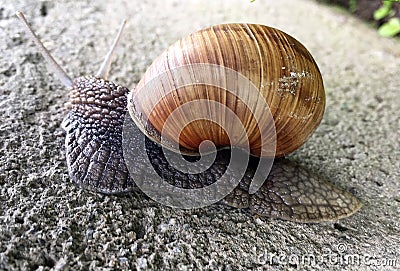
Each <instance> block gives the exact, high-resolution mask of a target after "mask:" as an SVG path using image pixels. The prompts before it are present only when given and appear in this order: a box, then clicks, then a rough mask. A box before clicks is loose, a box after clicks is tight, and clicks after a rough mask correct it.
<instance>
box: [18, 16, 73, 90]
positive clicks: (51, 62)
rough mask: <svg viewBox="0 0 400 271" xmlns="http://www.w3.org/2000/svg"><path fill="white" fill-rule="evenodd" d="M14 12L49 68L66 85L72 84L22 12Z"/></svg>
mask: <svg viewBox="0 0 400 271" xmlns="http://www.w3.org/2000/svg"><path fill="white" fill-rule="evenodd" d="M15 14H16V15H17V16H18V18H19V19H20V21H21V22H22V24H23V25H24V26H25V30H26V32H28V33H29V34H30V35H31V37H32V40H33V41H34V42H35V44H36V46H37V47H38V48H39V51H40V53H41V54H42V55H43V57H44V59H46V61H47V63H48V64H49V65H50V67H51V69H52V70H53V72H54V73H55V74H56V75H57V76H58V78H59V79H60V80H61V82H62V83H63V84H64V85H65V86H66V87H67V88H69V87H71V86H72V79H71V78H70V77H69V76H68V75H67V73H66V72H65V71H64V70H63V69H62V68H61V66H60V65H58V63H57V62H56V61H55V59H54V58H53V57H52V55H51V54H50V52H49V51H48V50H47V49H46V47H44V45H43V43H42V42H41V41H40V39H39V38H38V36H37V35H36V34H35V32H34V31H33V29H32V27H31V26H30V25H29V23H28V22H27V20H26V19H25V16H24V14H23V13H22V12H21V11H17V12H15Z"/></svg>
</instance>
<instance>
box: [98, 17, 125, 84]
mask: <svg viewBox="0 0 400 271" xmlns="http://www.w3.org/2000/svg"><path fill="white" fill-rule="evenodd" d="M125 24H126V20H123V21H122V24H121V26H120V27H119V30H118V34H117V36H116V37H115V40H114V42H113V44H112V45H111V48H110V50H109V51H108V53H107V55H106V56H105V58H104V61H103V63H102V64H101V67H100V69H99V71H98V72H97V74H96V77H99V78H103V79H107V76H108V72H109V71H110V66H111V61H112V58H113V56H114V53H115V49H116V48H117V46H118V44H119V42H120V40H121V36H122V33H123V31H124V27H125Z"/></svg>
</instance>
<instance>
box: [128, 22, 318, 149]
mask: <svg viewBox="0 0 400 271" xmlns="http://www.w3.org/2000/svg"><path fill="white" fill-rule="evenodd" d="M204 63H206V64H210V66H205V68H204V70H203V72H202V74H203V75H204V74H205V75H204V76H205V77H213V75H214V80H215V81H213V84H212V85H209V84H207V85H206V84H190V85H184V86H182V87H179V88H176V89H174V88H175V87H176V82H177V81H179V80H182V78H180V76H181V73H182V72H180V73H174V72H173V71H174V69H179V67H183V66H187V67H188V69H189V73H191V74H193V76H194V77H196V74H195V72H193V69H192V68H191V67H192V66H191V65H195V64H204ZM214 65H218V66H222V67H224V68H225V69H224V70H222V73H224V71H230V70H233V71H236V72H237V73H239V74H241V75H243V76H244V77H246V78H247V79H248V80H249V81H250V82H251V83H252V84H254V86H255V88H256V89H257V90H258V91H259V93H254V92H251V93H246V91H248V89H247V88H245V87H243V86H241V85H232V84H235V83H236V84H238V83H237V80H232V78H228V77H229V75H226V74H218V75H217V76H215V74H213V73H215V71H214V70H213V69H212V68H207V67H213V66H214ZM191 69H192V70H191ZM162 74H166V75H167V77H168V80H165V81H164V82H163V83H162V84H159V85H157V86H155V87H154V88H153V89H151V90H150V91H151V93H148V92H149V87H148V85H149V84H151V83H152V80H153V79H157V77H160V75H162ZM192 79H193V78H192ZM227 79H228V80H227ZM226 81H228V83H226ZM229 84H230V86H228V85H229ZM220 86H223V87H222V88H221V87H220ZM227 88H229V91H228V90H227ZM171 89H172V90H171ZM232 89H233V91H232ZM260 94H261V97H262V98H263V99H264V100H265V102H266V103H267V104H268V106H269V109H270V112H271V114H272V116H273V121H274V125H275V129H276V154H275V155H276V156H277V157H279V156H284V155H286V154H288V153H291V152H293V151H294V150H296V149H298V148H299V147H300V146H301V145H303V144H304V143H305V142H306V140H307V139H308V138H309V137H310V135H311V134H312V133H313V132H314V130H315V129H316V127H317V126H318V125H319V123H320V121H321V119H322V116H323V113H324V108H325V93H324V87H323V81H322V77H321V74H320V72H319V69H318V67H317V64H316V63H315V61H314V59H313V57H312V56H311V54H310V53H309V52H308V51H307V49H306V48H305V47H304V46H303V45H302V44H301V43H300V42H298V41H297V40H296V39H294V38H293V37H291V36H290V35H288V34H286V33H284V32H282V31H280V30H277V29H274V28H271V27H268V26H264V25H258V24H221V25H216V26H212V27H210V28H206V29H203V30H200V31H197V32H195V33H192V34H190V35H188V36H187V37H184V38H182V39H181V40H179V41H177V42H176V43H175V44H173V45H172V46H170V47H169V48H168V49H167V50H166V51H164V52H163V53H162V54H161V55H160V56H159V57H158V58H157V59H156V60H155V61H154V62H153V63H152V65H151V66H150V67H149V68H148V69H147V71H146V73H145V75H144V76H143V77H142V79H141V80H140V82H139V83H138V85H137V87H136V89H135V90H134V91H133V92H132V93H131V94H130V97H129V99H128V110H129V112H130V114H131V116H132V118H133V119H134V121H135V122H136V124H137V125H138V127H139V128H140V129H141V130H142V131H144V132H145V133H146V134H147V135H148V136H150V137H152V139H153V140H154V141H157V142H160V134H161V132H162V133H163V134H162V135H163V137H165V138H166V139H167V140H166V141H164V142H167V143H168V142H171V141H172V142H173V141H175V142H174V143H178V144H179V146H180V151H183V152H184V153H185V154H190V153H192V152H195V153H196V152H197V151H198V149H199V145H200V143H201V142H203V141H204V140H210V141H212V142H213V143H214V144H215V145H216V146H217V147H220V148H223V147H226V146H230V145H233V146H238V147H241V146H244V145H245V144H246V142H245V141H247V140H248V144H249V147H250V152H251V154H253V155H257V156H260V155H261V156H270V155H271V154H270V153H262V148H263V147H264V146H263V144H266V145H268V144H271V140H274V138H272V132H271V123H270V122H271V114H262V116H261V118H260V119H258V120H256V118H255V117H254V114H253V113H252V112H257V111H258V110H263V109H261V104H263V102H264V101H261V102H260V100H259V99H258V98H257V95H260ZM243 97H244V98H243ZM201 99H206V100H213V101H215V102H217V103H221V104H223V105H224V107H223V110H221V107H218V112H214V111H217V110H214V109H215V108H211V107H210V106H208V105H206V106H204V104H201V103H193V104H191V106H190V107H187V108H189V110H186V111H183V112H182V113H181V114H174V116H173V120H172V121H171V120H168V121H171V122H168V123H172V124H173V125H170V127H165V124H166V121H167V119H168V118H169V117H170V115H171V113H172V112H174V111H175V110H176V109H178V108H181V107H182V105H184V104H186V103H189V102H192V101H195V100H201ZM230 110H232V111H233V112H234V114H235V115H236V116H237V117H238V118H239V120H240V121H241V124H243V126H244V127H245V132H246V133H247V135H239V136H237V138H233V139H232V138H229V137H228V135H229V134H238V127H237V125H236V126H235V123H236V122H234V121H232V119H231V118H229V117H227V115H228V114H227V112H228V111H230ZM201 112H208V114H209V115H213V114H216V115H218V116H219V117H217V118H218V119H220V120H221V122H220V123H219V124H216V123H214V122H212V121H210V120H209V119H201V120H197V121H194V122H191V123H189V121H188V116H190V115H196V114H199V113H201ZM206 114H207V113H206ZM143 116H145V117H143ZM143 119H144V120H145V121H143ZM177 127H178V130H179V129H182V131H181V132H180V134H178V136H177V134H176V130H177ZM221 127H222V128H223V129H222V128H221ZM163 129H164V130H163ZM264 130H265V131H264ZM273 132H275V131H273ZM262 134H263V135H267V137H268V138H266V139H265V138H263V139H264V141H261V135H262ZM274 136H275V135H274ZM270 137H271V138H270ZM232 141H233V142H232ZM164 144H165V143H164ZM166 147H170V148H172V149H173V148H174V147H173V144H171V146H166ZM272 155H273V154H272Z"/></svg>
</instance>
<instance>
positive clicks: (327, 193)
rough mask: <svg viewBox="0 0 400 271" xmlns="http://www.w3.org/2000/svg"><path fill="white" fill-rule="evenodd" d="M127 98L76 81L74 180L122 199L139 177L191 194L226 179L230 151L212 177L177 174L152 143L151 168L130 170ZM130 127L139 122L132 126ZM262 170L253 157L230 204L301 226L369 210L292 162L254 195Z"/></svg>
mask: <svg viewBox="0 0 400 271" xmlns="http://www.w3.org/2000/svg"><path fill="white" fill-rule="evenodd" d="M127 93H128V89H126V88H124V87H121V86H117V85H115V84H113V83H111V82H109V81H106V80H103V79H98V78H95V77H80V78H77V79H76V80H75V81H74V85H73V87H72V90H71V103H72V105H73V108H72V110H71V112H70V113H69V114H68V116H67V117H66V118H65V120H64V122H63V127H64V129H65V130H66V132H67V137H66V141H65V144H66V149H67V165H68V171H69V174H70V177H71V178H72V180H73V181H74V182H76V183H77V184H78V185H80V186H82V187H83V188H85V189H88V190H92V191H96V192H100V193H105V194H118V193H123V192H129V191H131V190H135V189H137V187H136V185H135V183H134V182H133V180H132V179H131V178H133V179H135V180H137V181H140V180H142V179H145V178H147V177H148V176H149V171H150V170H153V168H154V170H155V171H156V172H157V173H158V174H159V176H162V178H163V180H165V181H167V182H168V183H170V184H172V185H174V186H176V187H180V188H187V189H195V188H200V187H204V186H207V185H210V184H212V183H213V182H215V181H216V180H218V178H219V177H220V176H221V175H222V174H224V173H225V171H226V170H227V166H228V165H229V161H230V151H229V150H220V151H218V153H217V158H216V160H215V161H214V163H213V165H212V166H211V167H210V168H208V169H207V170H205V171H204V172H201V173H198V174H186V173H183V172H181V171H179V170H176V169H175V168H173V167H172V166H171V165H170V164H169V163H168V161H167V160H166V159H165V156H164V154H163V150H162V148H161V147H160V145H158V144H157V143H155V142H152V141H151V140H149V139H147V138H146V141H145V147H146V151H147V155H148V157H149V160H150V161H151V166H150V165H149V162H148V161H147V160H146V161H142V160H140V159H136V160H135V161H134V167H131V168H130V170H129V171H128V169H127V167H126V163H125V160H124V157H123V152H122V150H123V148H122V145H123V144H122V140H123V139H122V131H123V126H124V121H125V115H126V112H127V111H126V103H127V99H126V95H127ZM125 125H134V123H133V121H132V120H130V121H129V120H128V122H127V123H125ZM130 130H132V129H130ZM132 131H133V132H132ZM132 131H131V132H132V134H131V135H129V148H131V149H135V148H138V146H139V145H140V144H142V143H143V142H140V141H139V140H142V139H143V136H142V135H141V134H140V133H141V132H140V130H139V129H137V128H136V129H135V127H133V130H132ZM134 158H135V157H134ZM187 159H196V158H193V157H191V158H189V157H188V158H187ZM127 162H129V163H128V164H130V161H127ZM257 165H258V159H257V158H254V157H251V159H250V162H249V165H248V167H247V170H246V173H245V175H244V177H243V178H242V180H241V182H240V183H239V185H238V186H237V187H236V188H235V189H234V190H233V191H232V192H231V193H230V194H229V195H228V196H227V197H226V198H225V199H224V200H222V203H225V204H228V205H230V206H233V207H237V208H249V209H250V210H251V211H252V212H253V213H256V214H258V215H260V216H267V217H273V218H280V219H285V220H292V221H299V222H316V221H327V220H336V219H339V218H342V217H346V216H349V215H351V214H353V213H354V212H356V211H357V210H358V209H359V208H360V207H361V204H360V202H359V201H358V200H357V198H355V197H354V196H353V195H352V194H350V193H348V192H345V191H343V190H341V189H339V188H336V187H334V186H333V185H331V184H330V183H328V182H327V181H325V180H323V179H322V178H320V177H319V176H316V175H314V174H313V173H312V172H310V171H308V170H306V169H304V168H302V167H301V166H299V165H297V164H296V163H294V162H291V161H289V160H287V159H284V158H282V159H277V160H275V162H274V165H273V167H272V170H271V172H270V174H269V176H268V178H267V180H266V181H265V183H264V184H263V186H262V187H261V189H260V190H258V191H257V192H256V193H255V194H251V195H250V194H249V193H248V187H249V184H250V182H251V179H252V177H253V175H254V172H255V169H256V168H257ZM227 174H228V175H229V177H230V179H232V180H237V179H238V178H239V177H237V176H236V175H235V174H236V173H235V172H233V171H232V172H227ZM155 189H157V188H155Z"/></svg>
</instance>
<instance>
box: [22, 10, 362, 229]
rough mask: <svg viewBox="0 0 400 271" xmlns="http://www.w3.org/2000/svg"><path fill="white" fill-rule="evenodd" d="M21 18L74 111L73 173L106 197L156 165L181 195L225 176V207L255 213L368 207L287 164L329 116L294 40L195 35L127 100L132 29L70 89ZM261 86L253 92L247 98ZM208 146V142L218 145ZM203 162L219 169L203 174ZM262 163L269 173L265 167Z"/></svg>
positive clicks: (322, 215) (228, 33) (244, 29)
mask: <svg viewBox="0 0 400 271" xmlns="http://www.w3.org/2000/svg"><path fill="white" fill-rule="evenodd" d="M16 14H17V16H18V17H19V18H20V20H21V21H22V22H23V24H24V25H25V29H26V30H27V31H28V33H29V34H30V35H31V36H32V37H33V40H34V42H35V43H36V45H37V46H38V47H39V49H40V51H41V53H42V54H43V56H44V58H45V59H46V60H47V62H49V63H50V66H51V68H52V69H53V70H54V72H55V73H56V74H57V75H58V76H59V78H60V79H61V81H62V82H63V83H64V85H65V86H66V87H67V88H68V89H69V92H70V102H71V105H72V109H71V111H70V112H69V113H68V115H67V116H66V117H65V119H64V120H63V122H62V127H63V128H64V130H65V131H66V141H65V145H66V157H67V167H68V172H69V176H70V178H71V179H72V180H73V181H74V182H75V183H76V184H78V185H79V186H81V187H83V188H85V189H88V190H92V191H96V192H99V193H103V194H119V193H126V192H129V191H132V190H137V189H138V185H139V183H140V182H141V179H149V178H148V176H147V174H148V172H149V168H151V170H153V171H155V172H156V173H157V174H158V176H161V180H162V181H163V182H165V183H167V184H169V185H172V186H173V187H175V188H177V189H178V188H180V189H184V190H196V189H197V188H204V187H209V186H212V185H213V184H214V183H216V182H217V180H218V179H219V178H221V176H225V178H227V179H228V180H230V181H233V183H234V184H235V186H234V187H232V189H231V190H229V193H228V194H227V195H225V196H224V197H223V198H222V199H220V200H219V201H218V202H221V203H225V204H228V205H230V206H234V207H237V208H246V209H250V210H251V212H253V213H255V214H257V215H259V216H267V217H272V218H280V219H284V220H291V221H298V222H316V221H331V220H337V219H340V218H343V217H347V216H349V215H351V214H353V213H355V212H356V211H357V210H358V209H359V208H360V207H361V203H360V202H359V200H358V199H357V198H356V197H355V196H353V195H352V194H350V193H349V192H346V191H344V190H341V189H339V188H337V187H335V186H333V185H332V184H330V183H329V182H327V181H325V180H324V179H323V178H321V177H319V176H318V175H315V174H314V173H312V172H311V171H309V170H307V169H306V168H304V167H302V166H300V165H298V164H296V163H295V162H292V161H290V160H288V159H286V158H284V156H286V155H287V154H289V153H292V152H293V151H295V150H297V149H298V148H300V147H301V146H302V145H303V144H304V143H305V142H306V140H307V139H308V138H309V137H310V136H311V134H312V133H313V132H314V131H315V129H316V128H317V126H318V125H319V123H320V122H321V119H322V116H323V113H324V109H325V92H324V87H323V81H322V76H321V74H320V71H319V69H318V66H317V64H316V62H315V61H314V59H313V57H312V56H311V54H310V53H309V52H308V50H307V49H306V48H305V47H304V46H303V45H302V44H301V43H300V42H298V41H297V40H296V39H294V38H293V37H291V36H290V35H288V34H286V33H284V32H282V31H280V30H278V29H275V28H271V27H268V26H264V25H257V24H237V23H231V24H221V25H215V26H212V27H209V28H206V29H203V30H200V31H197V32H195V33H192V34H190V35H188V36H187V37H184V38H182V39H180V40H179V41H177V42H176V43H174V44H173V45H171V46H170V47H169V48H168V49H167V50H166V51H164V52H163V53H162V54H161V55H160V56H159V57H158V58H157V59H156V60H155V61H154V62H153V64H151V66H150V67H149V68H148V69H147V71H146V73H145V74H144V76H143V77H142V79H141V80H140V81H139V83H138V84H137V86H136V88H135V89H134V90H133V91H129V90H128V89H127V88H125V87H122V86H119V85H117V84H115V83H112V82H111V81H108V80H107V76H108V71H109V67H110V65H111V58H112V56H113V54H114V51H115V48H116V47H117V45H118V43H119V41H120V37H121V34H122V31H123V28H124V25H125V21H124V22H123V24H122V26H121V27H120V29H119V32H118V35H117V37H116V39H115V41H114V43H113V45H112V46H111V49H110V51H109V52H108V54H107V55H106V58H105V60H104V62H103V64H102V65H101V68H100V70H99V71H98V73H97V74H96V75H95V76H83V77H79V78H76V79H74V80H72V79H70V77H69V76H68V75H67V74H66V73H65V72H64V71H63V69H62V68H61V67H60V66H59V65H58V64H57V63H56V61H55V60H54V59H53V58H52V56H51V55H50V53H49V52H48V51H47V50H46V49H45V47H44V46H43V44H42V43H41V42H40V40H39V39H38V38H37V36H36V35H35V33H34V32H33V30H32V29H31V27H30V26H29V24H28V22H27V21H26V19H25V17H24V15H23V13H22V12H20V11H17V12H16ZM228 75H229V76H228ZM241 79H243V80H244V81H241ZM188 80H189V81H190V80H192V81H193V82H192V83H190V82H189V81H188ZM188 82H189V83H188ZM238 82H239V83H240V82H242V83H241V84H239V83H238ZM232 88H233V89H234V90H235V91H236V92H235V91H231V89H232ZM254 88H255V89H256V90H257V91H249V89H251V90H253V89H254ZM194 101H208V103H207V102H206V103H197V104H196V103H193V102H194ZM185 105H188V106H186V107H185ZM221 105H222V106H221ZM264 105H265V106H264ZM183 107H184V109H183V110H182V111H179V109H181V108H183ZM265 108H267V109H268V110H265ZM198 114H200V117H199V116H198ZM230 114H233V117H232V118H231V117H230ZM171 116H174V118H172V120H171V119H170V118H171ZM205 116H212V117H211V120H210V119H207V118H206V117H205ZM168 123H169V126H168V125H167V124H168ZM167 126H168V127H167ZM238 127H239V128H238ZM126 138H127V139H126ZM204 142H206V143H207V142H212V144H211V145H212V147H209V146H210V145H209V144H203V143H204ZM204 145H206V146H205V147H204ZM138 146H144V148H143V149H141V151H142V153H143V152H144V153H145V155H144V156H143V155H142V154H140V155H136V154H135V153H133V154H132V153H129V152H130V150H132V149H138V148H139V147H138ZM268 146H273V148H272V150H271V148H269V149H268ZM203 147H204V148H203ZM124 149H127V150H128V151H126V152H128V154H126V153H124V151H123V150H124ZM241 149H245V150H246V151H247V153H246V157H247V160H246V164H245V165H244V167H243V165H241V164H242V162H241V161H242V160H239V162H238V163H237V166H238V167H240V166H242V168H243V169H244V170H243V172H241V173H242V174H239V173H238V172H236V171H235V170H233V171H232V170H231V169H230V163H231V162H232V159H231V157H232V156H234V155H235V153H234V152H232V150H235V151H237V150H239V152H240V153H241ZM143 150H144V151H143ZM176 153H180V154H182V156H180V155H179V157H183V158H184V159H183V160H182V161H183V162H182V161H181V162H182V163H186V162H188V163H194V164H195V165H196V167H197V166H199V167H200V168H202V170H200V171H199V172H195V173H190V172H189V173H188V172H185V170H182V169H176V168H175V167H174V166H173V165H172V164H171V163H170V161H169V160H168V159H167V156H168V155H170V154H172V155H174V154H176ZM167 154H168V155H167ZM200 154H201V158H199V155H200ZM203 157H205V158H208V157H211V158H212V159H214V160H213V161H212V163H211V164H207V165H206V166H204V164H205V162H204V161H205V160H204V161H203V160H202V159H203ZM264 159H267V160H268V159H269V160H268V161H271V160H273V165H272V164H271V166H269V167H268V165H267V164H265V163H264V162H263V161H264ZM274 159H275V160H274ZM207 161H208V160H207ZM196 163H197V164H196ZM207 163H208V162H207ZM264 166H265V167H264ZM269 169H270V170H269ZM264 171H265V174H267V175H265V178H263V179H262V182H261V183H258V184H255V185H254V187H252V182H254V183H255V181H253V178H254V179H255V178H256V175H257V176H258V177H260V176H263V174H261V175H260V174H259V172H264ZM268 171H269V174H268ZM150 182H151V180H150ZM139 186H140V185H139ZM154 190H160V188H159V187H158V186H155V188H154ZM161 193H163V192H162V191H161ZM204 196H205V197H207V196H208V195H206V194H204ZM178 201H179V200H178Z"/></svg>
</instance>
